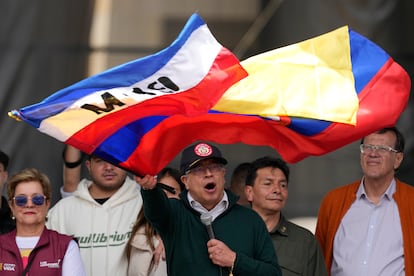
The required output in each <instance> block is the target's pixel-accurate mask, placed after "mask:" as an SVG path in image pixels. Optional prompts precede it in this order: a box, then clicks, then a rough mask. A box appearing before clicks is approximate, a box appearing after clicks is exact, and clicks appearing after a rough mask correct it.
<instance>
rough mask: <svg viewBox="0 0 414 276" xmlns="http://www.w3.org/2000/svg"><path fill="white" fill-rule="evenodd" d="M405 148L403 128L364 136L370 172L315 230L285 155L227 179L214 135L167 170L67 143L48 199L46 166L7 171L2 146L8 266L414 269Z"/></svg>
mask: <svg viewBox="0 0 414 276" xmlns="http://www.w3.org/2000/svg"><path fill="white" fill-rule="evenodd" d="M403 158H404V137H403V136H402V134H401V133H400V131H399V130H398V129H397V128H395V127H389V128H384V129H381V130H379V131H376V132H374V133H371V134H369V135H367V136H365V137H364V138H363V139H362V140H361V143H360V165H361V169H362V172H363V175H362V177H361V179H360V180H358V181H356V182H354V183H351V184H348V185H345V186H342V187H339V188H336V189H334V190H332V191H330V192H328V193H327V194H326V196H325V197H324V198H323V200H322V202H321V204H320V209H319V213H318V219H317V225H316V231H315V235H314V234H313V233H312V232H311V231H309V230H308V229H306V228H304V227H301V226H299V225H297V224H295V223H293V222H291V221H289V218H288V217H287V216H286V214H285V213H284V211H283V210H284V207H285V205H286V203H287V200H288V195H289V185H290V183H289V173H290V170H289V166H288V164H287V163H286V162H285V161H284V160H282V159H281V158H276V157H271V156H265V157H261V158H258V159H256V160H253V161H252V162H243V163H240V164H239V166H237V167H236V169H235V170H234V171H233V174H232V177H231V183H230V185H226V181H225V179H226V178H225V175H226V164H227V160H226V158H225V157H224V156H223V155H222V153H221V152H220V150H219V149H218V148H217V147H216V146H214V145H212V144H210V143H208V142H198V143H195V144H192V145H190V146H188V147H187V148H186V149H184V150H183V152H182V153H181V160H180V167H179V168H177V169H175V168H170V167H167V168H165V169H163V170H162V171H161V172H160V173H159V174H158V175H157V176H152V175H145V176H130V175H129V174H128V173H127V172H126V171H125V170H123V169H121V168H119V167H116V166H114V165H113V164H111V163H109V162H107V161H105V160H103V159H101V158H98V157H97V156H94V155H92V156H86V157H84V155H83V154H82V153H81V152H80V151H79V150H77V149H75V148H73V147H71V146H66V147H65V150H64V152H63V161H64V162H63V163H64V165H63V168H64V169H63V170H64V171H63V185H62V187H60V192H61V195H62V199H60V200H59V201H58V202H57V203H56V204H55V205H54V206H53V207H52V208H50V209H49V207H51V206H50V205H51V189H52V185H51V183H50V180H49V179H48V177H47V176H46V175H45V174H44V173H42V172H40V171H38V170H37V169H34V168H25V169H22V170H21V171H18V172H17V173H14V174H13V175H11V176H9V173H8V167H9V156H8V155H7V154H6V153H4V152H2V151H0V191H2V190H3V186H4V185H5V186H6V187H5V188H6V190H7V198H6V197H4V196H2V197H1V199H0V200H1V201H0V206H1V209H0V275H64V276H69V275H70V276H78V275H79V276H83V275H88V276H98V275H99V276H105V275H108V276H109V275H111V276H112V275H121V276H123V275H127V276H134V275H145V276H165V275H170V276H174V275H180V276H182V275H184V276H185V275H206V276H207V275H208V276H213V275H219V276H224V275H235V276H236V275H238V276H243V275H258V276H260V275H264V276H268V275H283V276H289V275H292V276H293V275H308V276H311V275H312V276H324V275H332V276H346V275H375V276H377V275H382V276H388V275H393V276H394V275H397V276H402V275H408V276H410V275H414V262H413V260H414V252H413V251H414V239H413V238H412V235H411V233H412V232H413V231H414V219H413V218H414V201H412V198H413V196H414V187H412V186H411V185H409V184H406V183H403V182H402V181H400V180H399V179H398V178H397V177H396V173H397V172H398V168H399V166H400V165H401V163H402V161H403ZM82 164H84V165H85V166H86V168H87V170H88V173H89V176H88V177H87V178H84V179H81V168H82ZM227 186H228V187H229V188H228V189H227V188H226V187H227ZM53 187H54V185H53Z"/></svg>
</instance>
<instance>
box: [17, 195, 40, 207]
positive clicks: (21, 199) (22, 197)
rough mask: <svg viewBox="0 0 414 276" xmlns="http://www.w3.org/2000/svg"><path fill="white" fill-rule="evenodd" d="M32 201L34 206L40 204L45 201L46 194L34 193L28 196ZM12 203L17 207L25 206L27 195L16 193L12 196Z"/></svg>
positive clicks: (27, 199)
mask: <svg viewBox="0 0 414 276" xmlns="http://www.w3.org/2000/svg"><path fill="white" fill-rule="evenodd" d="M30 199H31V200H32V203H33V204H34V205H36V206H42V205H43V204H44V203H45V200H46V196H44V195H34V196H32V197H31V198H30ZM13 200H14V203H15V204H16V205H17V206H19V207H24V206H26V204H27V202H28V201H29V197H27V196H26V195H18V196H15V197H13Z"/></svg>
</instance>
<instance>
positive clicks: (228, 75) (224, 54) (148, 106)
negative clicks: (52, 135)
mask: <svg viewBox="0 0 414 276" xmlns="http://www.w3.org/2000/svg"><path fill="white" fill-rule="evenodd" d="M246 76H247V72H246V71H245V70H244V69H243V68H242V67H241V65H240V64H239V61H238V59H237V58H236V57H235V56H234V55H233V54H232V53H231V52H230V51H229V50H227V49H226V48H222V49H221V51H220V52H219V54H218V55H217V57H216V59H215V61H214V63H213V65H212V67H211V68H210V70H209V72H208V74H207V75H206V77H205V78H204V79H203V80H202V81H201V82H200V83H198V84H197V85H196V86H195V87H193V88H191V89H189V90H187V91H184V92H180V93H177V94H172V95H164V96H160V97H157V98H153V99H150V100H146V101H144V102H141V103H138V104H135V105H132V106H130V107H127V108H124V109H122V110H119V111H116V112H112V113H109V114H107V115H106V116H104V117H101V118H99V119H98V120H96V121H95V122H93V123H92V124H90V125H88V126H86V127H84V128H83V129H81V130H80V131H78V132H77V133H75V134H74V135H73V136H72V137H70V138H69V139H68V140H67V141H66V142H65V143H67V144H70V145H73V146H74V147H76V148H78V149H80V150H82V151H84V152H86V153H92V152H93V151H94V150H95V148H96V147H97V146H98V145H99V144H101V143H102V142H103V141H104V140H105V139H106V138H108V137H109V136H110V135H112V134H113V133H115V132H116V131H117V130H118V129H120V128H121V127H123V126H125V125H128V124H129V123H131V122H134V121H136V120H139V119H141V118H145V117H147V116H153V115H160V116H162V115H174V114H186V115H187V116H195V115H197V114H201V113H205V112H207V111H208V110H209V109H210V108H211V107H213V106H214V104H216V102H217V101H218V100H219V99H220V97H221V96H222V95H223V93H224V92H225V91H226V90H227V89H228V88H229V87H230V86H231V85H233V84H234V83H236V82H237V81H239V80H240V79H242V78H244V77H246ZM189 77H191V76H189Z"/></svg>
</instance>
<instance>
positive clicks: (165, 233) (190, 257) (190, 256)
mask: <svg viewBox="0 0 414 276" xmlns="http://www.w3.org/2000/svg"><path fill="white" fill-rule="evenodd" d="M226 192H227V195H228V198H229V207H228V209H227V210H226V211H225V212H224V213H223V214H221V215H220V216H219V217H217V218H216V219H215V220H214V221H213V223H212V227H213V230H214V234H215V237H216V239H218V240H221V241H223V242H224V243H225V244H226V245H227V246H228V247H229V248H230V249H232V250H233V251H235V252H236V254H237V256H236V261H235V263H234V268H233V275H234V276H243V275H245V276H251V275H255V276H260V275H263V276H271V275H282V272H281V270H280V267H279V265H278V263H277V257H276V253H275V251H274V248H273V245H272V241H271V239H270V235H269V233H268V232H267V229H266V226H265V224H264V222H263V220H262V219H261V218H260V217H259V216H258V215H257V214H256V212H254V211H253V210H250V209H248V208H246V207H243V206H240V205H238V204H236V201H237V196H235V195H234V194H233V193H231V192H229V191H226ZM141 193H142V197H143V199H144V212H145V216H146V217H147V218H148V219H149V221H150V222H151V223H152V225H153V226H154V227H155V229H156V230H157V231H158V233H160V236H161V238H162V240H163V242H164V246H165V251H166V256H167V270H168V275H169V276H185V275H191V276H193V275H197V276H202V275H205V276H214V275H222V276H227V275H229V268H220V267H219V266H217V265H215V264H213V263H212V262H211V260H210V258H209V256H208V251H207V242H208V240H209V236H208V233H207V230H206V227H205V226H204V225H203V224H202V222H201V220H200V214H199V213H198V212H197V211H195V210H194V209H192V208H191V207H190V205H189V203H188V200H187V191H184V192H183V193H181V194H180V197H181V200H177V199H168V198H167V197H166V195H165V194H164V192H163V191H162V190H161V189H160V188H158V187H157V188H155V189H153V190H142V191H141Z"/></svg>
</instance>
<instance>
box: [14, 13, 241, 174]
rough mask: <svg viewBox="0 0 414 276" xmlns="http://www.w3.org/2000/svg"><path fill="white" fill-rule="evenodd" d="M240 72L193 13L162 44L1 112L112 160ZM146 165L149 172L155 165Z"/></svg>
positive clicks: (214, 97)
mask: <svg viewBox="0 0 414 276" xmlns="http://www.w3.org/2000/svg"><path fill="white" fill-rule="evenodd" d="M246 76H247V73H246V71H245V70H244V69H243V68H242V67H241V65H240V63H239V60H238V59H237V58H236V57H235V56H234V55H233V53H231V52H230V51H229V50H228V49H226V48H224V47H223V46H222V45H220V44H219V43H218V42H217V40H216V39H215V38H214V36H213V35H212V34H211V32H210V30H209V29H208V27H207V25H206V23H205V22H204V21H203V19H202V18H201V17H200V16H198V15H197V14H193V15H192V16H191V17H190V19H189V20H188V22H187V24H186V25H185V26H184V29H183V30H182V31H181V33H180V35H179V36H178V38H177V39H176V40H175V41H174V42H173V43H172V44H171V45H170V46H169V47H168V48H166V49H164V50H162V51H160V52H158V53H156V54H154V55H151V56H148V57H144V58H141V59H138V60H134V61H131V62H128V63H126V64H122V65H120V66H117V67H115V68H111V69H109V70H107V71H105V72H103V73H100V74H98V75H95V76H92V77H89V78H86V79H84V80H82V81H80V82H78V83H75V84H73V85H71V86H69V87H66V88H64V89H62V90H60V91H58V92H56V93H55V94H53V95H51V96H49V97H48V98H46V99H44V100H43V101H42V102H40V103H38V104H34V105H31V106H28V107H24V108H21V109H19V110H13V111H11V112H10V113H9V115H10V116H11V117H14V118H15V119H17V120H22V121H24V122H26V123H28V124H30V125H32V126H33V127H35V128H37V129H38V130H39V131H41V132H44V133H46V134H48V135H50V136H52V137H54V138H56V139H58V140H60V141H62V142H65V143H66V144H69V145H72V146H74V147H76V148H78V149H80V150H81V151H83V152H85V153H87V154H95V155H97V156H100V157H102V158H104V159H109V160H110V161H111V162H113V163H114V164H116V165H119V164H120V163H122V161H124V160H125V157H126V156H128V155H129V154H130V153H131V151H132V150H133V148H134V147H135V146H136V142H137V141H139V139H140V135H141V134H142V133H145V132H147V131H148V128H147V126H148V125H150V124H151V122H153V121H154V118H158V117H159V116H171V115H174V114H183V115H186V116H195V115H197V114H203V113H206V112H207V111H208V110H209V109H210V108H211V107H212V106H213V105H214V104H215V103H216V102H217V101H218V99H219V98H220V97H221V96H222V95H223V93H224V92H225V91H226V90H227V89H228V88H229V87H230V86H231V85H233V84H234V83H235V82H237V81H239V80H240V79H242V78H244V77H246ZM137 122H144V123H142V124H137ZM166 138H167V137H166ZM167 139H168V138H167ZM159 142H161V140H159ZM151 154H160V153H158V151H157V150H154V151H153V152H152V153H151ZM137 166H140V165H139V164H134V167H137ZM152 166H153V169H151V170H150V172H152V171H157V170H158V168H159V166H158V164H153V165H152ZM144 167H147V166H146V164H144ZM126 169H128V170H130V171H133V172H135V171H136V168H132V167H127V168H126Z"/></svg>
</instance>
